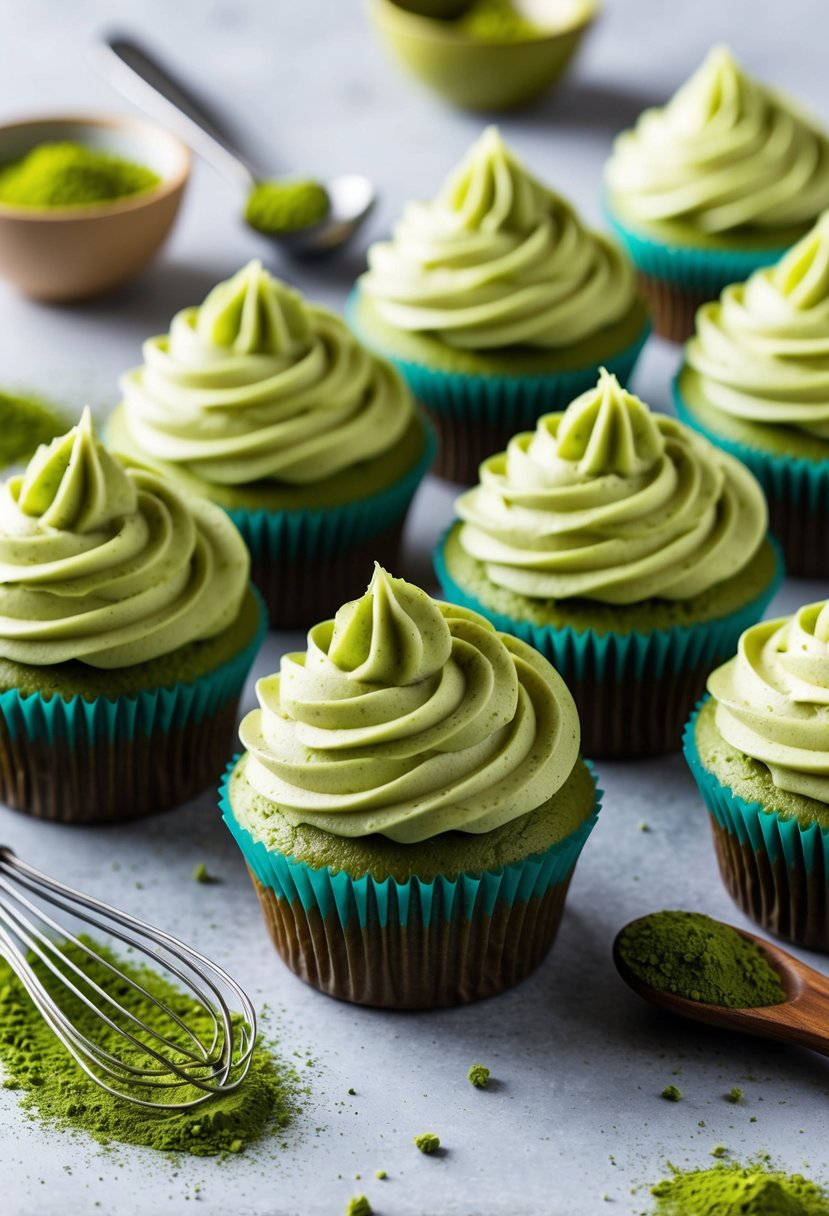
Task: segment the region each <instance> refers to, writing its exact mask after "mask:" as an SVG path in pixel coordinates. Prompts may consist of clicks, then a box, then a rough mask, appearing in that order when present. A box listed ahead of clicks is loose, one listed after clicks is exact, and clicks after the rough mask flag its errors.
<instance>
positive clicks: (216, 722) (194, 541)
mask: <svg viewBox="0 0 829 1216" xmlns="http://www.w3.org/2000/svg"><path fill="white" fill-rule="evenodd" d="M249 565H250V563H249V558H248V554H247V550H246V549H245V545H244V542H243V541H242V538H241V537H240V536H239V533H238V532H237V530H236V528H234V526H233V524H232V523H231V522H230V520H229V519H228V518H227V516H226V515H225V514H224V512H223V511H220V510H218V509H217V508H216V507H214V506H212V505H211V504H210V503H208V502H205V501H204V500H198V499H194V500H189V499H187V498H186V497H185V496H184V495H182V494H180V493H179V492H178V491H177V490H175V489H173V488H172V487H171V486H170V485H168V484H166V483H165V482H163V481H161V480H159V478H157V477H155V476H153V475H152V474H150V473H147V472H144V471H139V470H132V469H130V470H127V469H124V468H123V467H122V466H121V465H120V464H119V463H118V462H117V461H116V460H115V459H114V458H113V457H112V456H110V455H109V453H108V452H106V451H105V449H104V448H103V447H102V445H101V444H100V442H99V441H98V439H97V437H96V435H95V431H94V428H93V425H92V421H91V417H90V414H89V411H88V410H86V411H84V414H83V416H82V418H81V421H80V422H79V423H78V425H77V426H76V427H73V429H72V430H71V431H69V433H68V434H67V435H63V436H61V437H60V438H58V439H55V440H53V441H52V443H50V444H48V445H44V446H42V447H40V448H38V450H37V452H36V453H35V455H34V456H33V457H32V460H31V461H30V463H29V466H28V468H27V469H26V470H25V472H24V473H22V474H18V475H16V476H14V477H11V478H10V479H9V480H8V481H6V482H4V483H2V484H0V801H2V802H4V803H6V804H7V805H8V806H12V807H14V808H15V809H17V810H20V811H26V812H28V813H29V814H31V815H35V816H37V817H39V818H43V819H55V820H61V821H63V822H65V823H91V822H103V821H115V820H123V819H132V818H135V817H137V816H140V815H149V814H152V813H154V812H155V811H162V810H165V809H166V808H168V807H171V806H176V805H177V804H179V803H181V802H185V801H186V800H187V799H188V798H192V797H193V796H194V795H195V794H197V793H199V792H200V791H201V790H202V789H204V788H205V787H206V786H207V785H209V784H210V783H211V781H213V780H215V775H216V761H217V757H219V756H222V755H227V754H228V752H229V751H230V747H231V741H232V735H233V728H234V724H235V721H236V709H237V705H238V701H239V695H240V693H241V690H242V686H243V684H244V682H245V679H246V677H247V674H248V671H249V670H250V667H251V664H252V663H253V660H254V657H255V655H256V651H257V650H258V648H259V645H260V643H261V640H262V636H263V633H264V629H265V620H264V609H263V606H262V604H261V601H260V599H259V597H258V596H257V595H256V594H255V592H253V590H252V588H251V587H250V584H249V582H248V572H249Z"/></svg>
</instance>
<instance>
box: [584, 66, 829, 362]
mask: <svg viewBox="0 0 829 1216" xmlns="http://www.w3.org/2000/svg"><path fill="white" fill-rule="evenodd" d="M605 185H606V204H607V210H608V215H609V218H610V220H611V223H612V226H613V228H614V231H615V232H616V234H617V236H618V237H619V238H620V239H621V241H622V242H623V244H624V245H625V248H626V249H627V251H628V253H629V254H630V255H631V257H632V258H633V260H634V262H635V263H636V266H637V269H638V271H639V281H640V284H641V287H642V290H643V291H644V292H645V295H646V296H647V298H648V301H649V303H650V306H651V309H652V312H653V318H654V325H655V328H656V331H657V333H660V334H662V336H663V337H666V338H671V339H672V340H673V341H675V342H684V341H685V339H686V338H687V337H689V335H690V334H691V333H692V332H693V328H694V313H695V312H696V310H697V308H698V307H699V305H700V304H702V303H704V302H705V301H706V300H713V299H716V297H717V296H718V295H719V293H720V292H721V291H722V289H723V287H725V286H726V285H727V284H728V283H734V282H737V281H740V280H743V279H745V278H747V277H748V275H749V274H751V273H752V271H754V270H756V269H758V267H760V266H767V265H769V264H770V263H772V262H776V261H777V259H778V258H779V257H780V256H781V254H782V253H783V252H784V251H785V250H786V249H787V248H788V247H789V246H790V245H792V244H794V242H795V241H797V240H799V239H800V237H801V236H803V235H804V234H805V232H806V231H807V230H808V229H809V227H810V226H811V225H812V224H813V223H814V222H815V220H816V219H817V217H818V215H820V213H821V212H822V211H823V210H824V208H826V207H827V206H829V139H827V136H826V133H825V132H824V131H823V130H822V129H820V128H819V127H818V125H817V124H816V123H815V122H814V121H812V120H811V119H810V118H808V117H807V116H806V115H805V114H803V113H802V112H801V111H800V110H799V109H798V108H797V107H796V106H795V105H794V104H793V103H792V102H791V101H789V100H788V99H787V98H785V97H783V96H781V95H780V94H779V93H776V92H774V91H773V90H772V89H769V88H767V87H766V86H765V85H763V84H760V83H759V82H758V81H756V80H752V78H751V77H750V76H747V75H746V73H745V72H743V71H742V69H741V68H740V66H739V65H738V64H737V63H735V61H734V59H733V58H732V56H731V54H730V52H729V51H728V50H727V49H726V48H725V47H714V48H713V50H712V51H711V52H710V53H709V55H708V57H707V58H706V60H705V62H704V63H703V64H702V66H701V67H700V68H699V69H698V71H697V72H695V74H694V75H693V76H692V77H691V79H690V80H688V81H687V82H686V84H684V85H683V86H682V88H681V89H680V90H679V92H678V93H676V95H675V96H674V97H673V98H672V99H671V101H669V102H668V104H667V105H666V106H664V107H663V108H662V109H652V110H645V112H644V113H643V114H642V115H641V116H640V118H639V119H638V121H637V123H636V126H635V127H634V128H633V129H632V130H630V131H625V132H623V133H622V134H621V135H620V136H618V138H617V139H616V142H615V144H614V147H613V154H612V156H611V158H610V160H609V162H608V165H607V168H606V172H605Z"/></svg>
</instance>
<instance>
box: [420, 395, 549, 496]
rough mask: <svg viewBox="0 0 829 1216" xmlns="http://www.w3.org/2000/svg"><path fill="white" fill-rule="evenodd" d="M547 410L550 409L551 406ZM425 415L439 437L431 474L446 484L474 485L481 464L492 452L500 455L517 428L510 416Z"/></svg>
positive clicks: (433, 411) (436, 413) (431, 412)
mask: <svg viewBox="0 0 829 1216" xmlns="http://www.w3.org/2000/svg"><path fill="white" fill-rule="evenodd" d="M549 408H550V409H552V408H553V407H552V405H551V406H550V407H549ZM542 412H543V411H542ZM426 413H427V414H428V416H429V421H430V422H431V424H432V426H433V427H434V428H435V430H436V431H437V436H438V454H437V457H436V459H435V463H434V466H433V468H432V472H433V473H435V474H436V475H437V476H438V477H442V478H444V480H446V481H456V482H459V483H460V484H462V485H473V484H474V483H475V482H476V481H477V480H478V469H479V468H480V466H481V464H482V462H483V461H484V460H486V458H487V457H488V456H492V455H493V454H494V453H495V452H503V451H504V450H505V449H506V446H507V444H508V443H509V441H510V439H512V437H513V435H514V434H515V433H516V429H520V428H516V424H515V423H514V421H512V417H511V415H510V417H508V418H504V419H497V420H495V419H492V418H486V417H479V416H476V417H474V418H468V417H466V415H465V414H460V415H455V414H450V413H439V412H438V411H437V410H430V409H428V408H427V410H426ZM527 425H529V423H528V424H527Z"/></svg>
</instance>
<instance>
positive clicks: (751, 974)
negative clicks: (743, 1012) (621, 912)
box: [617, 912, 786, 1009]
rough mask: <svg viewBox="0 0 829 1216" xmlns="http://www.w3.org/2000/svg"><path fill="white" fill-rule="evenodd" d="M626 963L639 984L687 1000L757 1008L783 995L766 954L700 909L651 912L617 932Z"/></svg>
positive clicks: (781, 987) (620, 951)
mask: <svg viewBox="0 0 829 1216" xmlns="http://www.w3.org/2000/svg"><path fill="white" fill-rule="evenodd" d="M617 948H618V952H619V955H620V957H621V959H622V961H623V963H624V964H625V966H626V967H627V968H628V969H629V970H630V971H631V972H632V973H633V975H635V976H636V978H637V979H638V980H639V981H640V982H641V983H643V984H647V985H648V987H650V988H655V989H657V991H659V992H674V993H676V994H677V995H678V996H683V997H685V998H686V999H688V1000H691V1001H704V1002H706V1003H707V1004H709V1005H719V1006H722V1007H725V1008H728V1009H756V1008H759V1007H761V1006H765V1005H778V1004H780V1002H781V1001H784V1000H785V999H786V993H785V991H784V989H783V985H782V984H781V982H780V976H779V975H778V973H777V972H776V971H775V970H774V968H773V967H772V966H771V965H770V963H769V962H768V961H767V959H766V956H765V954H764V953H763V951H762V950H760V949H759V947H757V946H755V944H754V943H753V942H750V941H748V940H747V939H746V938H744V937H742V936H741V934H739V933H738V932H737V930H736V929H732V928H731V926H730V925H724V924H722V923H721V922H720V921H717V920H712V918H711V917H710V916H703V915H702V913H699V912H655V913H654V914H653V915H651V916H643V917H642V918H641V919H640V920H635V921H633V922H632V923H631V924H629V925H626V926H625V928H624V929H623V930H622V932H621V933H620V934H619V937H618V938H617Z"/></svg>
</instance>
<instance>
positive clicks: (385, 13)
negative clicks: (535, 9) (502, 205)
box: [369, 0, 599, 110]
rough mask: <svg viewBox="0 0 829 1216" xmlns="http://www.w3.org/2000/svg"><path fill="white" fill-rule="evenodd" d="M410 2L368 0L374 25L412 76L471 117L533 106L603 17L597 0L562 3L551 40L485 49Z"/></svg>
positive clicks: (486, 45) (565, 0)
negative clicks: (475, 113)
mask: <svg viewBox="0 0 829 1216" xmlns="http://www.w3.org/2000/svg"><path fill="white" fill-rule="evenodd" d="M405 3H406V0H400V3H398V2H396V0H370V3H369V16H370V19H371V21H372V23H373V24H374V26H375V28H376V29H377V30H378V32H379V34H380V36H381V37H382V39H383V40H384V41H385V42H386V44H387V45H388V46H389V47H390V49H391V51H392V53H393V54H394V55H395V56H396V58H397V59H398V60H399V61H400V62H401V63H402V64H404V65H405V67H407V68H408V69H409V71H410V72H412V73H413V74H414V75H415V76H417V77H418V78H419V79H420V80H422V81H423V83H424V84H426V85H429V86H430V87H431V88H433V89H435V90H436V91H437V92H438V93H441V94H442V95H443V96H444V97H445V98H447V100H448V101H451V102H452V103H453V104H454V105H456V106H460V107H461V108H462V109H465V110H508V109H513V108H515V107H517V106H522V105H526V104H527V103H528V102H530V101H533V100H534V99H535V98H536V97H538V96H539V95H540V94H541V93H543V92H545V91H546V90H547V89H548V88H550V86H551V85H552V84H554V83H555V82H556V81H557V80H558V79H559V77H560V76H561V75H562V74H563V72H564V69H565V68H566V67H567V65H568V63H569V62H570V60H571V59H572V57H573V55H574V53H575V51H576V48H577V47H578V45H579V43H580V42H581V40H582V38H583V37H584V34H585V32H586V31H587V29H588V27H589V26H590V25H591V24H592V22H593V21H594V20H595V18H596V15H597V13H598V10H599V3H598V0H562V3H561V14H560V20H559V24H558V25H557V26H556V28H554V29H550V31H549V33H545V34H542V35H541V36H540V37H538V38H532V39H527V40H525V41H521V42H484V41H482V40H480V39H477V38H473V37H471V36H470V35H469V34H467V33H465V32H464V31H463V30H462V29H459V28H458V27H457V25H456V24H455V23H454V22H453V21H442V20H438V19H435V18H433V17H428V16H421V15H420V14H419V13H414V12H411V11H410V10H409V9H407V8H406V7H405Z"/></svg>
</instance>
